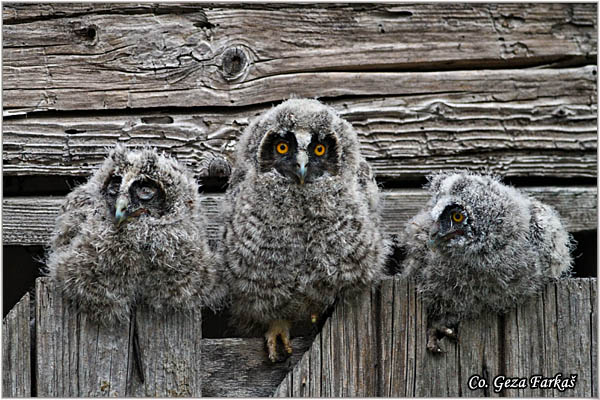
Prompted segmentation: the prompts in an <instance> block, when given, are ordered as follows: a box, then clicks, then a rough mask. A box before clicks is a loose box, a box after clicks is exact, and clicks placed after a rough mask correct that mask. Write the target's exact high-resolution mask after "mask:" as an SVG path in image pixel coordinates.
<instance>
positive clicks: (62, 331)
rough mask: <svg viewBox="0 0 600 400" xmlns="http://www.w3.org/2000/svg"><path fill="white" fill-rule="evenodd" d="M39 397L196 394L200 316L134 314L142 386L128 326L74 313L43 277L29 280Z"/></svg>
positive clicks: (198, 389)
mask: <svg viewBox="0 0 600 400" xmlns="http://www.w3.org/2000/svg"><path fill="white" fill-rule="evenodd" d="M36 323H37V325H36V339H35V340H36V350H37V352H36V354H37V357H36V371H35V373H36V377H37V395H38V396H40V397H57V396H58V397H88V396H92V397H97V396H100V397H113V396H129V397H131V396H152V397H157V396H158V397H167V396H170V397H172V396H185V397H193V396H196V397H197V396H201V395H202V384H201V374H200V371H201V370H202V368H203V367H202V362H201V338H202V327H201V317H200V313H189V314H186V315H183V314H180V313H165V314H161V315H157V314H156V313H153V312H151V311H150V310H148V309H146V308H145V307H141V308H140V309H138V312H137V324H138V328H139V332H140V335H139V337H140V348H141V352H142V354H143V358H144V367H145V368H144V375H145V382H144V383H142V382H141V381H140V379H139V376H138V373H137V372H136V370H135V366H134V362H133V356H132V354H133V345H132V340H133V330H132V329H131V326H130V324H122V325H120V326H117V327H114V328H105V327H102V326H98V325H97V324H94V323H93V322H91V321H88V319H87V317H86V316H85V315H84V314H78V313H77V312H76V311H75V309H74V307H73V306H72V305H70V304H68V302H67V301H66V300H65V299H64V298H63V296H62V295H61V293H59V292H58V291H57V290H56V288H55V287H54V286H53V285H52V284H51V281H49V280H48V279H47V278H40V279H38V280H37V282H36Z"/></svg>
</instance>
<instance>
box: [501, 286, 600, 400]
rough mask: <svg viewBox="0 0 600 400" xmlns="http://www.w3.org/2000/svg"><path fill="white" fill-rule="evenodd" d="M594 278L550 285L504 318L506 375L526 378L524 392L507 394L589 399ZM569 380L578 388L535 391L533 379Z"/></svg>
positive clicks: (593, 332)
mask: <svg viewBox="0 0 600 400" xmlns="http://www.w3.org/2000/svg"><path fill="white" fill-rule="evenodd" d="M592 285H593V286H595V285H596V280H595V279H570V280H566V281H561V282H559V283H556V284H549V285H547V286H546V288H545V290H544V292H543V293H542V295H541V296H540V297H538V298H537V299H533V300H531V301H530V302H528V303H527V304H525V305H524V306H522V307H520V308H519V309H517V310H515V311H512V312H511V313H509V314H507V316H506V318H505V343H504V349H505V360H506V367H505V372H506V374H505V375H506V376H509V377H523V378H526V380H527V382H526V385H525V387H524V388H521V389H507V390H506V391H505V393H506V395H510V396H514V395H519V396H526V397H541V396H544V397H546V396H552V397H562V396H567V397H591V396H592V392H593V390H595V389H593V385H594V382H593V381H594V379H595V378H596V377H595V376H592V371H595V370H596V359H595V358H594V359H593V358H592V355H593V354H594V353H595V352H596V351H597V349H595V348H594V344H593V343H594V341H595V340H596V339H595V338H596V335H597V332H596V331H594V330H592V327H593V324H592V320H593V317H594V314H593V307H594V306H593V305H594V304H595V303H596V298H595V292H594V293H592V291H591V290H590V287H591V286H592ZM557 374H560V376H559V377H560V378H561V379H563V380H564V379H569V378H571V377H572V375H574V374H576V375H577V378H576V381H575V387H574V388H567V389H566V390H564V391H561V390H558V389H555V388H548V387H543V386H539V387H534V386H533V385H532V381H531V379H532V376H533V375H540V376H542V377H544V378H553V377H555V376H557Z"/></svg>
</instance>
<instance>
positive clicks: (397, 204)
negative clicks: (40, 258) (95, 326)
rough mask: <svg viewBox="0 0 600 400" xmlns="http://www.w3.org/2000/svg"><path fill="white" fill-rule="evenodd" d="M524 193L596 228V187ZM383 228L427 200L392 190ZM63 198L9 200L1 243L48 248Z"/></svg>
mask: <svg viewBox="0 0 600 400" xmlns="http://www.w3.org/2000/svg"><path fill="white" fill-rule="evenodd" d="M524 190H525V192H527V193H529V194H531V195H532V196H534V197H536V198H538V199H540V200H541V201H543V202H545V203H547V204H549V205H552V206H553V207H555V208H556V210H557V211H558V212H559V213H560V215H561V217H562V220H563V222H564V223H565V226H566V228H567V229H568V230H569V231H571V232H579V231H584V230H594V229H597V221H596V214H597V208H596V205H597V188H596V187H590V186H576V187H551V186H538V187H528V188H524ZM222 198H223V194H220V193H219V194H212V193H211V194H204V195H203V196H202V205H203V207H204V212H205V214H206V216H207V220H208V226H207V232H208V236H209V239H212V240H215V239H217V237H218V234H219V229H220V225H221V220H220V214H219V212H220V203H221V200H222ZM382 199H383V223H384V229H385V231H386V232H388V233H390V234H394V233H398V232H400V230H401V229H403V225H404V224H405V223H406V222H407V221H408V220H409V219H410V218H411V217H413V216H414V215H415V214H416V213H417V212H418V211H419V210H420V209H421V207H422V206H423V204H425V202H426V201H427V200H428V196H427V193H426V192H425V191H424V190H421V189H393V190H386V191H384V192H383V196H382ZM62 201H63V198H60V197H9V198H5V199H4V200H3V202H2V205H3V210H4V215H3V219H2V240H3V242H4V244H6V245H45V244H46V243H48V240H49V238H50V235H51V232H52V229H53V226H54V219H55V218H56V216H57V215H58V210H59V207H60V204H61V203H62Z"/></svg>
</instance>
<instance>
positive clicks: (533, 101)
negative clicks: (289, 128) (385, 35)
mask: <svg viewBox="0 0 600 400" xmlns="http://www.w3.org/2000/svg"><path fill="white" fill-rule="evenodd" d="M336 74H338V73H336ZM595 74H596V66H587V67H581V68H574V69H537V70H536V69H532V70H494V71H449V72H440V73H379V74H374V73H369V74H362V75H361V74H360V73H359V74H356V73H353V74H350V75H344V74H341V75H340V74H338V75H339V76H337V77H333V76H332V77H329V78H327V79H326V82H322V83H321V84H319V88H322V87H326V86H327V85H329V84H331V85H333V86H334V87H336V88H337V87H343V86H345V85H348V82H353V84H352V87H353V88H354V89H356V88H357V86H359V85H364V86H365V88H371V89H370V91H369V92H368V93H367V92H365V93H362V92H361V93H358V92H357V93H354V94H360V95H364V94H368V97H365V98H360V97H355V98H348V99H342V100H340V99H337V100H336V99H326V102H327V103H328V104H330V105H331V106H332V107H333V108H335V109H336V110H337V111H338V112H339V113H340V115H341V116H342V117H343V118H345V119H347V120H348V121H350V122H351V123H352V124H353V125H354V127H355V128H356V130H357V132H358V135H359V140H360V142H361V152H362V153H363V155H364V156H365V157H366V158H367V160H369V161H370V163H371V165H372V167H373V168H374V170H375V173H376V175H377V176H378V177H379V178H381V179H405V178H414V177H422V176H423V175H425V174H427V173H428V172H430V171H431V170H436V169H451V168H470V169H474V170H482V169H483V168H487V169H489V170H492V171H495V172H497V173H499V174H500V175H502V176H556V177H595V176H596V161H597V156H596V149H597V144H596V142H597V124H596V121H597V105H596V103H597V101H596V97H597V93H596V92H597V89H596V75H595ZM330 78H331V79H333V80H330ZM334 78H335V79H334ZM304 79H305V78H304V77H302V80H304ZM390 82H393V83H394V84H392V85H391V84H390ZM304 85H305V83H304V82H303V83H302V86H304ZM289 87H290V86H289V85H287V84H286V85H285V88H286V90H289ZM390 88H396V89H397V90H395V92H394V93H388V92H387V91H388V90H389V89H390ZM319 90H320V89H319ZM384 95H385V96H384ZM311 96H326V94H325V93H318V92H316V93H314V94H312V95H311ZM251 97H253V98H256V96H254V95H253V96H251ZM269 107H270V105H269V104H262V105H259V106H257V107H243V108H235V109H216V110H215V109H212V108H203V109H198V110H195V111H185V112H183V111H174V110H173V111H158V112H140V113H135V114H116V115H104V114H87V113H86V114H80V113H77V114H66V115H61V116H60V117H59V118H57V116H44V115H41V116H36V115H29V116H27V117H26V118H25V117H18V118H14V117H13V118H6V119H5V121H4V125H3V163H4V164H3V170H4V173H5V174H7V175H70V176H75V175H78V176H81V175H88V174H90V173H91V172H92V171H93V170H94V169H95V168H97V166H98V165H99V164H100V163H102V161H103V160H104V158H105V157H106V155H107V153H108V151H109V149H110V148H111V147H113V146H114V145H115V143H117V142H120V143H124V144H126V145H128V146H140V145H152V146H155V147H157V148H158V149H161V150H164V151H166V152H168V153H170V154H173V155H174V156H176V157H177V158H178V159H179V160H181V161H182V162H184V163H186V164H187V165H188V166H189V167H190V168H191V169H192V170H193V171H194V172H195V174H196V175H197V176H202V175H204V174H205V171H203V168H204V167H205V162H206V161H207V160H210V159H211V158H212V157H214V156H215V155H221V156H224V157H226V158H229V159H231V158H232V157H233V151H234V149H235V146H236V144H237V141H238V139H239V137H240V136H241V134H242V132H243V130H244V128H245V127H246V126H247V125H248V124H249V123H250V121H252V119H253V118H255V117H256V116H257V115H259V114H260V113H262V112H264V111H265V110H267V109H268V108H269Z"/></svg>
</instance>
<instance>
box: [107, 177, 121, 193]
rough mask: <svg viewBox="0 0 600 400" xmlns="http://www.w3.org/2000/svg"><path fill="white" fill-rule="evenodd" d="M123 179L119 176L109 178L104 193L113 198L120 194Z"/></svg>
mask: <svg viewBox="0 0 600 400" xmlns="http://www.w3.org/2000/svg"><path fill="white" fill-rule="evenodd" d="M122 180H123V178H121V177H120V176H119V175H113V176H111V177H110V178H109V180H108V181H107V182H106V184H105V185H104V191H105V192H106V194H108V195H109V196H111V197H115V196H116V195H117V194H119V188H120V187H121V181H122Z"/></svg>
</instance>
